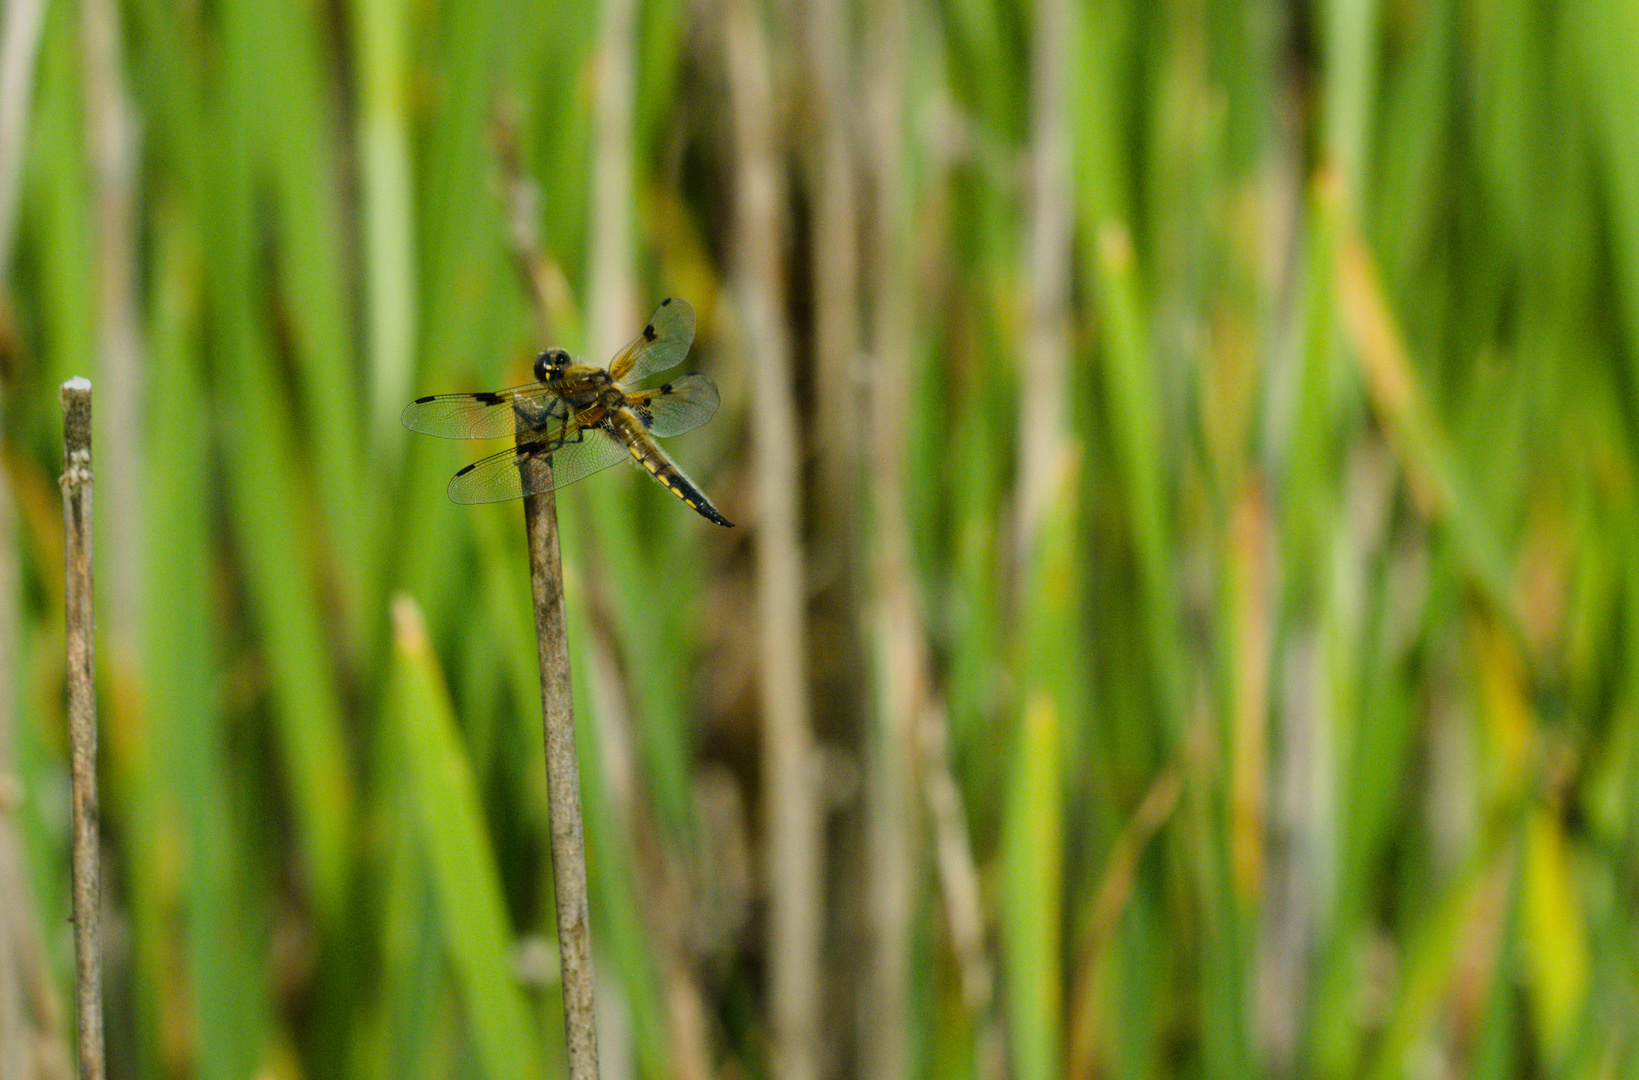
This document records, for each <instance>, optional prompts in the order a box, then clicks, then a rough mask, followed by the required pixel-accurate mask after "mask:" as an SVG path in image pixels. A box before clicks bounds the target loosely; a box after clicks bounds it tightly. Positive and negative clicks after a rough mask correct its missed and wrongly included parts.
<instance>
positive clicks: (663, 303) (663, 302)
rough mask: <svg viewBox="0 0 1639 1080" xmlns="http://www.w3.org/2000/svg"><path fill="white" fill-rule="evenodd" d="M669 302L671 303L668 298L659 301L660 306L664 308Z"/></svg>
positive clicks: (670, 299)
mask: <svg viewBox="0 0 1639 1080" xmlns="http://www.w3.org/2000/svg"><path fill="white" fill-rule="evenodd" d="M671 302H672V298H671V297H669V296H668V297H666V299H664V300H662V301H660V306H661V307H665V306H666V305H667V304H669V303H671Z"/></svg>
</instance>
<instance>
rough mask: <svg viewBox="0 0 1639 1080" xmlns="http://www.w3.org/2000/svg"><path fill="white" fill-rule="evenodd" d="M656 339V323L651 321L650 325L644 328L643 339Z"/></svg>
mask: <svg viewBox="0 0 1639 1080" xmlns="http://www.w3.org/2000/svg"><path fill="white" fill-rule="evenodd" d="M654 339H655V332H654V323H650V324H649V325H648V326H645V327H644V328H643V340H645V341H653V340H654Z"/></svg>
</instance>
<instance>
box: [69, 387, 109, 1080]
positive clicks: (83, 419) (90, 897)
mask: <svg viewBox="0 0 1639 1080" xmlns="http://www.w3.org/2000/svg"><path fill="white" fill-rule="evenodd" d="M62 400H63V457H64V466H63V478H62V486H63V540H64V546H65V556H66V560H65V564H64V576H65V578H66V581H65V585H64V593H65V596H66V598H67V603H68V612H67V645H68V729H69V738H70V740H71V743H72V762H71V767H72V771H73V785H74V981H75V987H76V991H77V996H78V1000H79V1019H80V1025H79V1026H80V1039H79V1055H80V1077H81V1078H82V1080H102V1077H103V1053H102V924H101V922H100V921H99V919H98V905H99V904H100V902H101V890H100V888H99V881H98V873H99V869H98V848H97V698H96V692H95V682H94V678H95V671H96V655H95V652H94V646H95V640H96V622H95V615H94V613H93V610H92V605H91V384H90V383H89V382H87V381H86V380H84V379H70V380H68V381H67V382H65V383H64V384H63V389H62Z"/></svg>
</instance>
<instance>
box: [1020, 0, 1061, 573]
mask: <svg viewBox="0 0 1639 1080" xmlns="http://www.w3.org/2000/svg"><path fill="white" fill-rule="evenodd" d="M1034 22H1035V27H1034V33H1033V34H1032V39H1033V40H1032V45H1031V54H1032V62H1031V65H1030V71H1031V81H1030V129H1031V130H1030V139H1031V152H1030V208H1029V209H1030V213H1029V220H1028V223H1027V226H1026V229H1027V233H1026V236H1025V238H1024V239H1025V244H1026V248H1027V250H1028V251H1029V260H1028V263H1029V275H1030V278H1029V289H1030V322H1029V326H1030V329H1029V331H1028V332H1027V335H1026V340H1025V343H1024V370H1023V372H1022V373H1021V374H1022V375H1023V377H1024V385H1025V386H1028V387H1030V390H1029V391H1028V392H1026V393H1023V394H1021V395H1020V396H1019V408H1020V416H1019V503H1018V508H1017V512H1018V520H1017V526H1016V527H1017V529H1018V533H1017V542H1016V544H1015V546H1014V550H1015V552H1017V554H1018V558H1019V559H1020V560H1021V563H1023V562H1024V561H1026V560H1029V559H1031V558H1033V553H1034V552H1035V538H1036V534H1037V533H1038V531H1039V530H1040V528H1041V522H1042V519H1043V518H1044V517H1045V516H1046V514H1047V510H1048V506H1049V505H1050V504H1051V502H1052V501H1053V499H1054V498H1055V496H1056V494H1057V492H1058V491H1059V489H1060V487H1061V485H1060V484H1059V483H1058V477H1060V476H1061V475H1062V465H1061V460H1062V458H1063V456H1064V455H1065V453H1066V452H1067V447H1066V442H1067V440H1068V437H1069V411H1068V406H1067V403H1068V402H1069V400H1070V395H1069V386H1068V374H1069V368H1070V363H1069V356H1070V238H1071V236H1072V235H1074V232H1075V228H1074V226H1075V218H1074V214H1073V205H1072V202H1071V198H1070V123H1069V109H1068V98H1069V93H1068V83H1069V70H1068V50H1069V38H1070V34H1071V31H1072V26H1073V24H1072V15H1071V11H1070V5H1069V2H1068V0H1042V2H1041V3H1038V4H1037V5H1036V6H1035V9H1034ZM1021 569H1023V567H1022V566H1021ZM1030 580H1031V577H1030V575H1029V574H1028V573H1024V574H1021V575H1020V577H1019V581H1020V582H1021V583H1024V582H1028V581H1030Z"/></svg>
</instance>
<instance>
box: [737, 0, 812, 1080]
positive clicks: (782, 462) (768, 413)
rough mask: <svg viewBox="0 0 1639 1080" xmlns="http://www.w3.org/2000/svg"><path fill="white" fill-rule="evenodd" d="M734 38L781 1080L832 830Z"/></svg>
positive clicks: (763, 67)
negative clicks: (816, 733)
mask: <svg viewBox="0 0 1639 1080" xmlns="http://www.w3.org/2000/svg"><path fill="white" fill-rule="evenodd" d="M723 9H724V10H723V18H724V27H723V36H724V47H725V50H726V52H727V61H728V79H729V95H730V103H731V112H732V113H733V128H734V147H735V160H736V161H737V162H738V164H739V169H738V172H737V174H736V176H735V179H734V184H735V239H736V247H737V251H738V257H737V262H738V265H737V267H736V270H735V277H736V284H735V291H736V293H737V294H738V297H739V302H740V307H741V311H742V312H743V328H744V333H745V339H746V341H747V343H748V346H749V348H748V361H749V363H750V364H751V366H752V372H753V377H754V381H753V390H754V393H755V400H756V402H757V406H756V408H754V409H752V410H751V429H752V437H753V453H754V460H755V461H756V473H755V485H756V498H757V529H756V546H757V550H756V566H757V570H756V581H757V607H758V612H757V614H758V645H759V654H760V655H759V671H760V680H761V691H762V714H763V716H762V720H763V754H764V776H763V789H764V791H765V792H766V793H767V794H766V798H767V799H768V809H767V815H766V820H767V825H766V828H767V833H766V850H767V856H766V865H765V872H766V874H767V875H768V876H767V879H766V880H767V882H768V891H769V908H770V917H769V964H770V968H771V971H772V976H771V980H770V981H771V990H770V996H771V999H772V1002H771V1004H772V1012H773V1028H774V1030H773V1038H772V1045H771V1054H772V1066H773V1068H772V1071H773V1074H774V1075H775V1076H777V1077H780V1078H781V1080H814V1078H816V1077H818V1076H819V1075H820V1061H819V1050H820V1046H819V1035H820V1009H819V1001H820V966H819V954H820V938H821V932H822V929H823V925H824V924H823V921H822V919H823V914H822V910H821V904H820V898H821V884H822V880H823V878H822V873H821V865H822V864H821V860H822V858H823V845H822V842H821V841H822V837H821V828H822V825H823V822H822V819H821V815H820V807H819V798H818V794H819V793H818V789H817V783H816V776H815V760H816V759H815V753H814V748H813V735H812V733H811V731H810V729H809V702H808V693H807V677H806V673H807V656H808V649H807V631H806V627H805V625H804V621H803V604H804V598H805V595H806V590H805V581H804V577H805V574H804V565H803V551H802V532H801V522H800V518H799V510H798V505H797V493H798V492H799V491H800V490H801V486H800V483H801V471H800V468H799V462H798V451H797V417H796V408H795V405H794V403H793V401H792V378H791V348H790V342H789V339H788V337H787V330H786V327H785V322H784V319H783V316H782V313H781V311H780V308H779V298H780V297H781V296H782V295H783V293H784V274H783V272H782V262H781V259H782V255H783V229H782V225H781V222H782V220H783V213H784V209H785V185H784V173H783V164H782V161H781V156H782V154H781V149H780V147H779V146H778V145H777V142H776V131H775V121H774V114H773V98H772V86H771V82H772V80H771V76H770V74H769V57H768V47H767V43H766V38H765V37H764V33H763V29H762V26H761V24H760V22H759V19H758V16H757V14H756V12H755V10H754V9H753V7H752V6H751V4H750V3H749V0H726V2H725V3H724V5H723Z"/></svg>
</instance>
